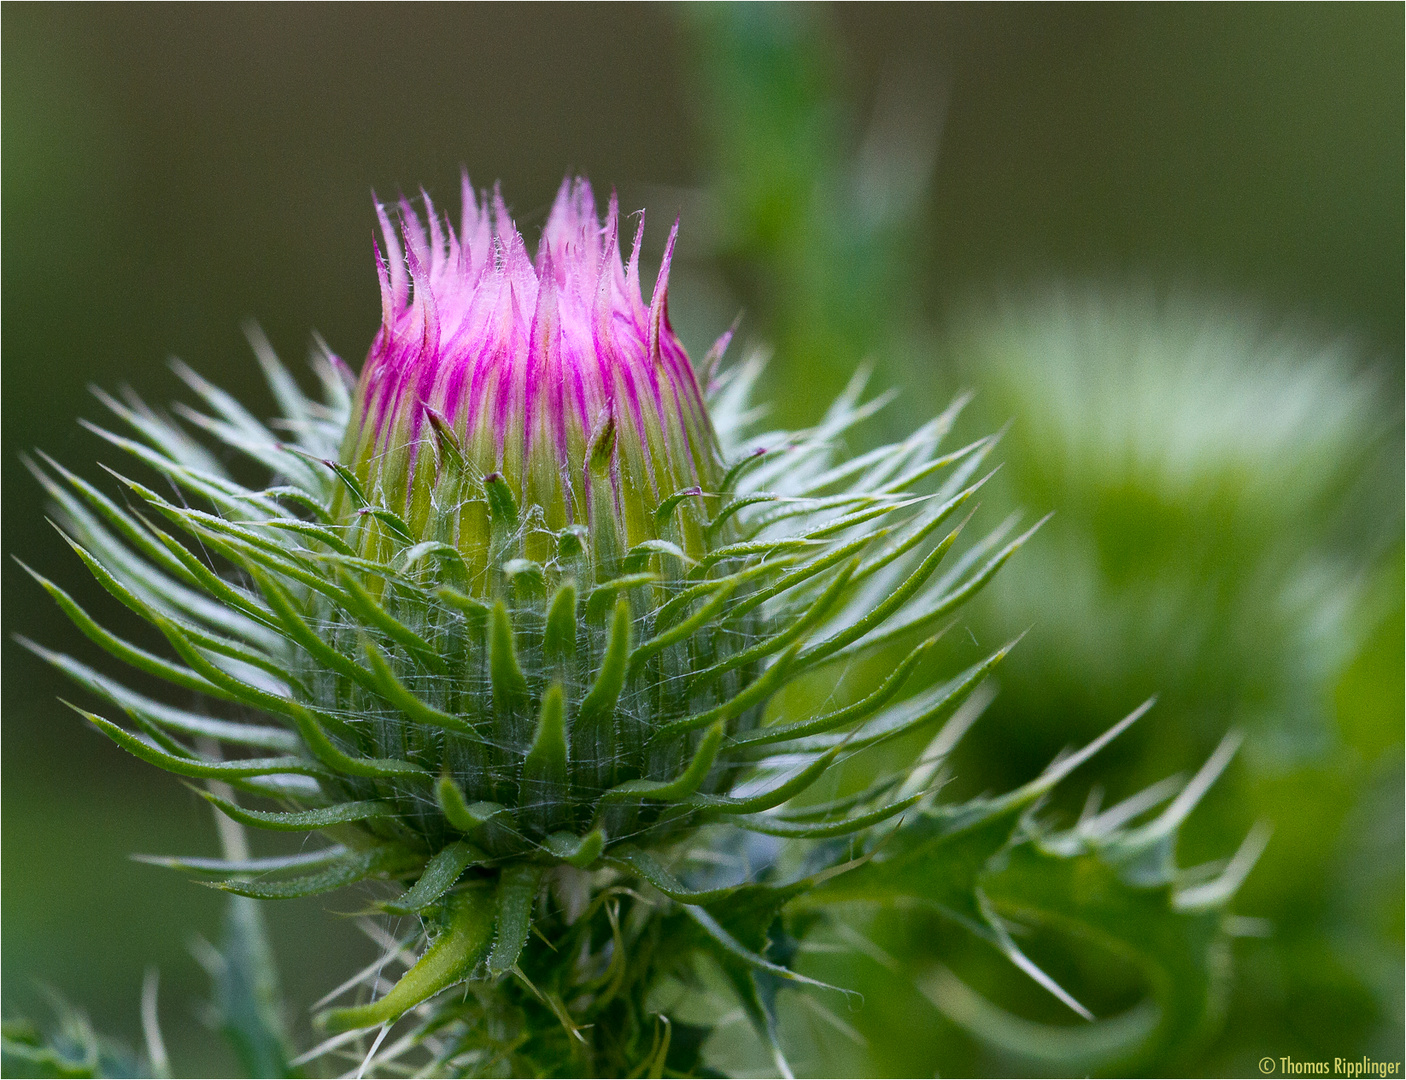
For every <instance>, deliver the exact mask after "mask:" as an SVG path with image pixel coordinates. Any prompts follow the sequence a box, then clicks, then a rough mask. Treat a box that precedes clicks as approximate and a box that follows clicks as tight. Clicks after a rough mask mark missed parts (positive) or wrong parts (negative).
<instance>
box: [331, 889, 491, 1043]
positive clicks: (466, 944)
mask: <svg viewBox="0 0 1406 1080" xmlns="http://www.w3.org/2000/svg"><path fill="white" fill-rule="evenodd" d="M448 916H449V918H448V925H447V926H446V927H445V930H444V933H442V934H440V935H439V937H437V938H435V940H434V942H433V943H432V944H431V945H430V946H429V948H427V949H426V950H425V952H424V955H422V956H421V957H420V959H419V960H417V961H416V962H415V966H414V967H412V968H411V969H410V970H409V971H407V972H406V973H405V974H404V975H402V976H401V977H400V981H399V982H398V983H396V984H395V985H394V986H393V987H391V989H390V991H389V992H388V993H387V994H386V996H385V997H383V998H381V999H380V1000H379V1001H375V1002H372V1003H371V1004H370V1005H362V1006H360V1007H358V1008H352V1009H333V1010H331V1011H330V1012H326V1013H323V1014H322V1015H321V1016H320V1017H318V1020H319V1022H320V1023H321V1024H322V1026H323V1027H325V1028H327V1029H328V1030H329V1031H351V1030H354V1029H356V1028H368V1027H375V1026H377V1025H378V1024H384V1023H389V1022H390V1021H393V1020H396V1019H398V1018H399V1017H400V1016H402V1015H404V1014H405V1013H406V1012H407V1011H408V1010H410V1009H412V1008H414V1007H415V1006H416V1005H418V1004H420V1002H422V1001H424V1000H426V999H427V998H431V997H433V996H434V995H435V994H438V993H439V992H440V991H441V990H444V989H447V988H448V987H450V986H453V985H454V984H455V983H457V982H459V981H461V980H462V979H465V978H467V977H468V976H469V975H470V974H471V973H472V972H473V969H474V968H475V967H476V966H477V965H478V962H479V961H480V960H482V959H483V955H484V953H485V952H487V951H488V944H489V941H490V940H491V939H492V936H493V894H492V893H491V892H490V891H489V890H488V889H466V890H464V891H463V892H461V893H456V894H455V895H454V898H453V900H452V901H451V902H450V904H449V905H448Z"/></svg>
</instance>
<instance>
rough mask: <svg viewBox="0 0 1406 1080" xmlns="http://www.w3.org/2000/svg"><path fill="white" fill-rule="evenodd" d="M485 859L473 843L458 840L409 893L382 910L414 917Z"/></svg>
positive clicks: (428, 865)
mask: <svg viewBox="0 0 1406 1080" xmlns="http://www.w3.org/2000/svg"><path fill="white" fill-rule="evenodd" d="M484 859H485V856H484V854H483V852H481V851H480V850H479V849H478V848H476V847H474V846H473V845H472V844H470V843H466V842H465V841H463V840H456V841H455V842H454V843H452V844H450V845H449V846H448V847H446V848H442V849H440V851H439V853H438V854H436V855H435V857H434V858H432V859H431V860H430V861H429V862H428V863H426V864H425V869H424V872H423V873H422V874H421V875H420V878H419V880H418V881H416V882H415V884H414V885H412V886H411V887H410V888H408V889H406V890H405V892H403V893H401V894H400V896H398V897H396V898H395V899H394V900H389V901H387V902H386V903H384V904H382V905H381V907H382V908H383V909H384V910H385V911H387V912H388V913H390V914H391V915H413V914H415V913H416V912H417V911H423V910H424V909H425V908H427V907H429V906H430V905H431V904H433V903H434V902H435V901H436V900H438V899H439V898H440V897H441V896H443V895H444V894H445V893H447V892H448V891H449V890H450V889H451V888H453V887H454V883H455V882H456V881H458V880H459V877H460V875H462V874H463V872H464V871H465V870H467V869H468V868H469V867H470V866H474V865H478V864H480V863H482V862H483V861H484Z"/></svg>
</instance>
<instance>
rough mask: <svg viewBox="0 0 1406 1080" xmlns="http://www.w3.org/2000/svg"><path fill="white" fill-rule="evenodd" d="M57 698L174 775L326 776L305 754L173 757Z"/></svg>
mask: <svg viewBox="0 0 1406 1080" xmlns="http://www.w3.org/2000/svg"><path fill="white" fill-rule="evenodd" d="M59 700H60V701H63V703H64V704H65V705H67V706H68V707H69V708H70V709H72V710H73V711H74V712H76V713H77V714H78V715H79V716H81V717H83V718H84V719H85V720H87V721H88V722H89V723H90V724H92V725H93V726H94V727H96V728H97V729H98V730H99V731H101V732H102V733H103V734H104V735H106V736H107V737H108V738H109V739H111V740H112V741H113V742H115V743H116V744H117V745H118V746H120V747H122V749H123V750H126V751H127V752H128V753H129V754H131V755H132V756H133V757H139V758H141V759H142V760H143V761H145V762H148V763H150V764H152V765H155V766H157V767H159V768H162V769H165V770H166V771H167V772H171V773H175V774H176V775H177V776H192V777H197V778H214V779H220V780H223V779H227V778H229V777H231V776H270V775H277V774H281V773H295V774H298V775H301V776H318V777H326V776H328V772H327V770H326V769H324V768H322V767H321V766H319V765H316V764H314V763H313V762H311V761H309V760H308V759H307V758H299V757H273V758H238V759H236V760H234V761H207V760H205V759H203V758H186V757H177V756H176V755H175V754H168V753H166V752H165V751H164V750H160V749H158V748H157V747H155V746H152V745H151V744H150V743H148V742H143V741H142V740H141V739H139V738H137V737H136V736H135V735H133V734H132V733H131V732H130V731H126V730H125V729H123V728H121V727H119V726H118V725H116V724H114V723H113V722H112V721H111V720H105V719H104V718H103V717H101V716H99V715H97V713H91V712H89V711H88V710H87V709H81V708H79V707H78V706H77V705H74V704H73V703H72V702H70V701H64V699H63V698H59Z"/></svg>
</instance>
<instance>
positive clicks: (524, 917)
mask: <svg viewBox="0 0 1406 1080" xmlns="http://www.w3.org/2000/svg"><path fill="white" fill-rule="evenodd" d="M541 883H542V867H540V866H537V865H535V864H534V863H513V864H511V865H509V866H505V867H504V868H503V872H502V873H501V874H500V875H499V877H498V893H497V896H496V897H495V900H496V905H495V906H496V922H497V927H498V932H497V935H496V936H495V937H494V939H493V948H492V950H491V951H490V952H489V954H488V970H489V972H490V973H491V974H494V975H501V974H502V973H503V972H505V971H509V970H511V969H512V968H513V967H514V966H515V965H516V964H517V960H518V957H519V956H521V955H522V947H523V946H524V945H526V944H527V934H528V931H529V930H531V928H532V905H533V904H534V903H535V902H536V900H537V889H538V887H539V886H540V885H541Z"/></svg>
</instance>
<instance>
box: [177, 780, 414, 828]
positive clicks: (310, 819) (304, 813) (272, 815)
mask: <svg viewBox="0 0 1406 1080" xmlns="http://www.w3.org/2000/svg"><path fill="white" fill-rule="evenodd" d="M191 790H192V791H194V792H195V793H196V794H197V795H199V796H200V797H201V798H202V799H204V800H205V801H206V802H208V803H210V804H211V805H212V806H214V807H215V809H217V810H218V811H219V812H220V813H222V814H224V815H225V817H227V818H229V819H230V820H231V821H237V822H239V824H241V825H252V826H253V827H255V828H258V829H273V830H274V831H276V832H306V831H307V830H309V829H325V828H327V827H328V826H329V825H345V824H348V823H350V822H355V821H369V820H370V819H371V818H378V817H394V816H395V807H394V806H392V805H391V804H390V803H383V802H377V801H375V800H362V801H360V802H346V803H337V804H336V805H334V806H324V807H320V808H318V809H316V810H293V811H290V812H286V813H285V812H283V811H279V810H246V809H245V808H244V807H242V806H240V805H239V804H237V803H234V802H231V801H230V800H228V799H223V798H221V797H220V796H218V795H216V794H214V793H213V792H209V791H206V790H204V789H203V788H198V787H194V786H192V788H191Z"/></svg>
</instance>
